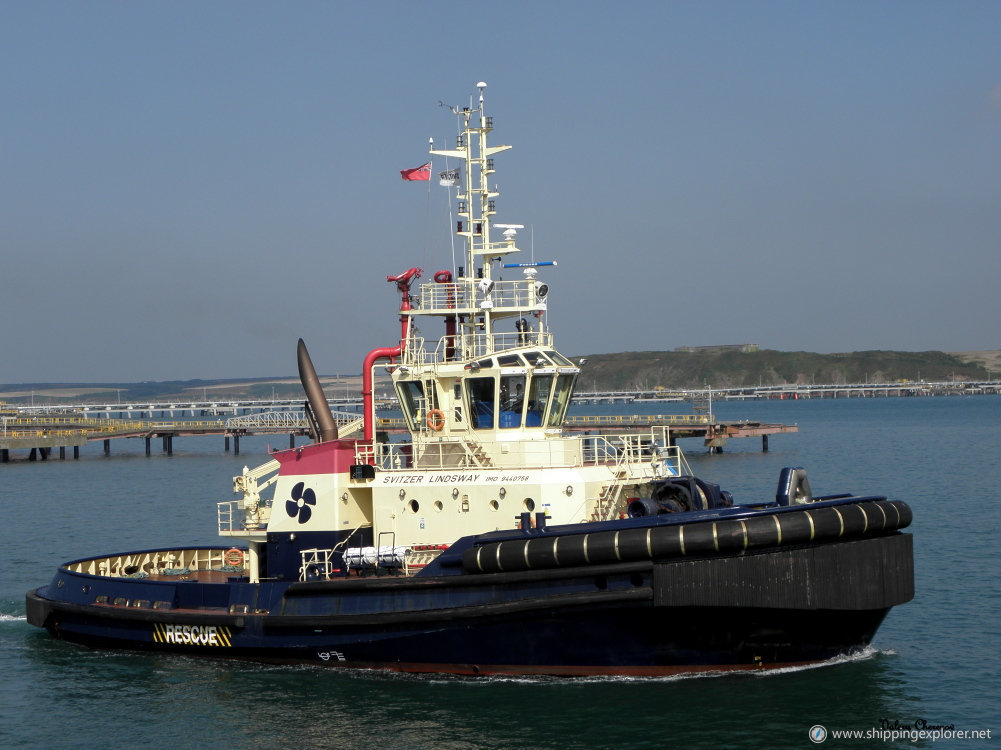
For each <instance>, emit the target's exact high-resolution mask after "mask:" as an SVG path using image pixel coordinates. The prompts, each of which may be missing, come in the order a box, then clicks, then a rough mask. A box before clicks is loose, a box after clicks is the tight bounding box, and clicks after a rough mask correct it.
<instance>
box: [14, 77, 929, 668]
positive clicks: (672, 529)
mask: <svg viewBox="0 0 1001 750" xmlns="http://www.w3.org/2000/svg"><path fill="white" fill-rule="evenodd" d="M485 87H486V84H483V83H480V84H477V88H478V89H479V99H478V103H476V104H474V103H473V101H472V99H471V100H470V106H468V107H464V108H453V112H454V113H455V114H456V115H458V117H459V121H460V123H461V126H460V133H459V135H458V138H457V142H456V146H455V148H454V149H448V150H434V149H433V148H432V150H431V154H432V156H435V157H446V158H448V159H454V160H457V162H459V163H461V168H460V169H458V170H446V176H447V181H449V182H451V181H453V180H455V181H457V182H458V186H457V187H456V195H455V198H456V212H457V216H458V220H457V222H456V224H455V234H456V235H457V236H458V237H459V238H461V239H462V240H463V241H464V243H465V253H464V260H463V263H464V264H463V265H461V266H457V267H453V268H451V269H448V270H441V271H438V272H436V273H433V274H432V275H431V278H430V279H426V280H424V281H420V279H421V278H422V277H423V276H424V274H423V271H422V269H420V268H410V269H408V270H406V271H404V272H403V273H400V274H397V275H392V276H389V277H387V281H388V282H389V283H391V284H393V285H395V287H396V291H397V292H398V293H399V299H400V307H399V321H400V326H401V330H400V338H399V341H396V342H393V343H392V344H391V345H390V346H386V347H382V348H376V349H373V350H372V351H371V352H369V354H368V355H367V356H366V357H365V360H364V363H363V370H362V372H363V403H364V414H363V417H362V418H361V420H356V423H355V424H343V423H342V424H339V423H338V420H337V419H335V417H334V415H333V413H332V412H331V410H330V408H329V405H328V402H327V400H326V398H325V397H324V395H323V391H322V388H321V386H320V381H319V379H318V377H317V375H316V373H315V371H314V368H313V365H312V363H311V361H310V358H309V354H308V352H307V350H306V347H305V344H304V343H303V342H302V340H301V339H300V340H299V342H298V352H297V354H298V365H299V373H300V377H301V380H302V383H303V388H304V390H305V393H306V398H307V405H306V414H307V416H308V418H309V421H310V424H311V426H312V432H313V436H314V442H313V443H312V444H310V445H305V446H303V447H298V448H292V449H289V450H281V451H276V452H273V453H272V454H271V457H270V460H269V461H268V462H267V463H265V464H264V465H262V466H260V467H258V468H257V469H253V470H250V469H245V470H244V472H243V474H242V475H240V476H238V477H235V478H234V490H235V493H236V495H237V497H236V499H235V500H231V501H227V502H222V503H219V505H218V526H219V534H220V536H221V537H222V538H223V539H224V540H226V541H225V543H223V544H220V545H218V546H216V547H174V548H168V549H149V550H141V551H137V552H123V553H117V554H110V555H103V556H100V557H91V558H87V559H81V560H73V561H71V562H67V563H65V564H63V565H61V566H59V568H58V570H57V571H56V574H55V576H54V578H53V579H52V581H51V583H49V584H48V585H46V586H42V587H41V588H38V589H35V590H33V591H30V592H28V594H27V595H26V599H27V613H28V621H29V622H30V623H31V624H33V625H36V626H38V627H42V628H45V629H47V630H48V631H49V632H50V633H51V634H52V635H54V636H55V637H57V638H61V639H64V640H67V641H72V642H75V643H80V644H86V645H89V646H94V647H100V648H128V649H140V650H148V651H169V652H177V653H183V654H188V655H200V656H210V657H232V658H242V659H249V660H258V661H267V662H281V663H307V664H317V665H326V666H331V667H339V668H355V669H388V670H399V671H408V672H451V673H459V674H469V675H476V674H480V675H483V674H536V675H592V674H613V675H627V674H628V675H664V674H672V673H677V672H685V671H717V670H730V669H764V668H773V667H781V666H788V665H792V664H801V663H808V662H815V661H821V660H826V659H829V658H831V657H834V656H837V655H841V654H845V653H848V652H851V651H853V650H855V649H860V648H862V647H864V646H866V645H867V644H868V643H869V642H870V640H871V639H872V637H873V636H874V634H875V632H876V629H877V628H878V627H879V625H880V623H881V622H882V620H883V618H884V617H885V616H886V614H887V612H888V611H889V610H890V608H891V607H893V606H894V605H897V604H902V603H905V602H907V601H909V600H910V599H911V598H912V597H913V590H914V580H913V577H914V574H913V554H912V541H911V536H910V535H909V534H906V533H902V532H901V529H903V528H905V527H906V526H908V525H909V523H910V521H911V511H910V509H909V508H908V506H907V505H906V504H905V503H903V502H901V501H897V500H888V499H886V498H885V497H882V496H855V495H830V496H822V497H814V496H813V495H812V493H811V489H810V485H809V481H808V479H807V477H806V473H805V472H804V471H803V470H802V469H799V468H788V469H784V470H783V472H782V474H781V476H780V478H779V488H778V491H777V493H776V497H775V500H774V501H772V500H771V499H766V500H762V501H759V502H754V503H751V504H735V503H734V502H733V498H732V497H731V496H730V493H728V492H726V491H724V490H722V489H721V488H720V487H719V486H718V485H716V484H713V483H711V482H706V481H703V480H701V479H699V478H696V477H694V476H692V472H691V470H690V468H689V467H688V464H687V462H686V461H685V458H684V456H683V454H682V452H681V451H680V450H679V449H678V448H677V447H676V446H674V445H672V441H671V440H670V435H669V433H668V431H667V429H666V428H657V429H649V430H647V431H646V432H624V433H621V434H610V433H600V434H571V433H569V432H565V431H564V430H563V423H564V418H565V415H566V411H567V407H568V405H569V404H570V399H571V396H572V395H573V391H574V385H575V383H576V380H577V378H578V376H579V374H580V367H581V364H580V363H575V362H574V361H572V360H571V359H569V358H567V357H566V356H564V355H563V354H561V353H560V352H559V351H558V350H557V349H556V347H555V344H554V341H553V335H552V333H551V332H550V330H549V329H548V326H547V320H546V314H547V308H548V305H549V302H550V299H549V284H548V283H547V282H545V281H543V280H542V279H541V278H540V277H539V273H540V271H541V270H543V269H547V268H550V267H551V266H553V265H555V263H554V262H523V261H522V262H519V261H516V260H515V258H516V257H517V254H518V253H519V252H520V251H519V248H518V246H517V232H518V230H519V229H521V228H523V227H522V226H520V225H517V224H499V223H495V221H494V216H495V213H496V209H495V201H494V198H495V197H496V196H497V195H498V193H497V192H496V187H495V186H494V185H495V183H494V173H495V169H494V158H493V157H494V156H495V155H496V154H499V153H501V152H502V151H504V150H506V149H508V148H510V147H509V146H488V145H487V140H488V137H489V136H490V134H491V132H492V131H493V127H494V125H493V119H492V118H491V117H489V116H487V115H486V114H485V110H484V89H485ZM425 172H426V173H427V174H428V175H430V165H427V169H426V170H425ZM498 233H499V235H498ZM427 317H430V318H440V319H442V320H443V323H444V326H443V332H442V333H443V335H441V337H440V338H435V339H431V340H425V339H424V338H423V337H422V335H421V333H420V329H419V328H418V326H417V325H416V323H417V322H418V320H419V319H423V318H427ZM383 365H385V366H388V367H389V368H391V370H392V382H393V387H394V390H395V395H396V398H397V399H398V401H399V406H400V409H401V410H402V412H403V420H404V422H405V429H406V432H408V433H409V440H407V441H406V442H398V441H393V440H390V439H389V437H388V435H387V433H386V432H383V431H381V430H379V429H378V428H379V421H378V419H377V415H376V409H375V397H374V371H375V368H376V367H377V366H383ZM358 429H360V430H361V431H362V432H361V436H360V437H358V436H357V435H355V431H356V430H358ZM269 491H270V496H267V495H268V494H269Z"/></svg>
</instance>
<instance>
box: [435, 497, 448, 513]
mask: <svg viewBox="0 0 1001 750" xmlns="http://www.w3.org/2000/svg"><path fill="white" fill-rule="evenodd" d="M444 507H445V505H444V504H443V503H442V502H441V500H435V501H434V509H435V510H436V511H438V512H439V513H441V509H442V508H444Z"/></svg>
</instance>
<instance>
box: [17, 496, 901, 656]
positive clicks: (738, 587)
mask: <svg viewBox="0 0 1001 750" xmlns="http://www.w3.org/2000/svg"><path fill="white" fill-rule="evenodd" d="M864 500H865V501H868V503H869V504H868V505H867V506H866V507H868V508H869V512H868V513H865V512H862V513H861V515H863V516H865V517H866V519H867V520H866V523H865V528H864V529H863V528H861V527H859V528H858V529H856V530H855V531H852V528H854V527H851V526H850V524H851V517H852V515H851V514H852V513H854V512H855V509H853V508H850V507H848V506H851V505H855V506H858V505H859V504H860V499H858V498H854V499H852V500H851V501H847V500H845V501H838V502H832V503H829V504H827V505H828V506H829V507H838V508H840V510H839V511H838V513H837V516H838V517H839V518H843V519H845V521H843V522H842V527H841V533H839V534H837V535H834V538H831V539H824V538H822V537H823V536H824V532H823V530H824V528H826V527H825V521H824V518H825V516H824V514H823V513H822V508H819V507H818V508H814V509H811V513H812V515H810V517H809V524H807V523H805V522H802V519H801V518H799V517H798V516H796V515H794V514H795V513H797V512H798V513H802V512H803V511H784V512H783V513H784V515H781V516H780V518H781V522H780V523H778V524H777V523H776V522H775V520H774V519H773V518H772V516H774V515H778V514H777V513H772V512H763V511H741V512H734V513H727V514H722V515H721V514H713V515H712V517H711V518H709V517H706V518H695V519H693V518H688V519H680V520H687V521H688V523H685V524H683V525H684V527H685V529H687V531H685V530H679V526H681V525H682V524H680V523H679V519H674V518H672V519H669V520H668V521H666V522H665V521H664V519H663V517H660V518H654V519H636V520H634V521H628V522H617V523H615V524H589V525H588V527H589V533H588V534H587V535H586V536H587V538H588V540H589V541H590V547H589V546H588V544H587V542H586V541H585V543H584V552H585V554H586V555H589V556H592V557H599V558H600V556H601V554H603V553H602V550H603V549H604V548H605V547H607V548H608V549H609V550H612V552H614V554H615V555H616V556H618V557H625V558H629V557H631V556H639V557H641V558H642V557H644V555H643V550H642V549H641V547H642V545H638V544H633V543H631V542H630V540H631V539H633V538H634V537H635V538H636V539H647V540H648V542H647V548H648V549H651V550H653V552H654V553H655V554H653V555H652V556H651V557H650V558H648V559H625V560H623V561H615V562H607V561H606V562H602V561H600V560H596V561H595V562H594V564H583V565H581V564H576V563H575V562H574V560H573V550H574V549H575V547H574V544H576V543H577V542H578V541H580V539H581V538H582V537H581V535H580V534H579V533H578V532H579V530H580V529H579V528H576V527H564V528H559V527H555V528H552V529H548V530H542V531H534V530H533V532H531V533H530V534H529V533H520V532H519V533H517V534H512V533H510V532H504V533H501V534H492V535H484V536H482V537H471V538H466V539H464V540H460V541H459V542H457V543H456V544H455V545H453V548H452V549H450V550H448V551H447V552H446V553H445V554H443V555H442V557H441V558H439V562H438V563H437V564H436V565H435V566H433V567H431V566H429V569H428V570H426V571H425V572H424V573H422V574H420V575H417V576H413V577H409V578H408V577H402V576H391V577H371V578H341V579H334V580H329V581H316V582H281V581H276V582H265V583H260V584H250V583H248V582H246V580H244V579H239V578H232V579H230V580H229V581H228V582H224V583H199V582H195V581H176V582H167V581H148V580H138V579H123V578H110V577H102V576H95V575H88V574H83V573H75V572H71V571H70V570H69V569H68V568H66V567H63V568H60V570H59V571H58V572H57V574H56V576H55V578H54V579H53V582H52V584H50V585H49V586H45V587H42V588H40V589H37V590H35V591H32V592H29V594H28V595H27V604H28V619H29V622H31V623H32V624H34V625H38V626H40V627H45V628H46V629H48V630H49V631H50V632H51V633H52V634H53V635H55V636H57V637H59V638H62V639H65V640H67V641H73V642H76V643H82V644H86V645H89V646H96V647H111V648H131V649H143V650H155V651H171V652H177V653H185V654H190V655H198V656H209V657H224V658H240V659H251V660H258V661H268V662H283V663H307V664H317V665H324V666H330V667H340V668H356V669H393V670H400V671H414V672H428V671H433V672H454V673H461V674H497V673H503V674H642V675H658V674H671V673H675V672H683V671H703V670H723V669H755V668H767V667H777V666H782V665H788V664H799V663H804V662H813V661H819V660H824V659H828V658H831V657H833V656H836V655H839V654H844V653H846V652H850V651H852V650H854V649H858V648H862V647H864V646H866V645H867V644H868V643H869V642H870V641H871V639H872V638H873V636H874V635H875V633H876V630H877V628H878V627H879V625H880V623H881V622H882V620H883V618H884V617H885V616H886V613H887V612H888V611H889V609H890V608H891V607H892V606H895V605H897V604H901V603H904V602H906V601H909V600H910V599H911V598H912V597H913V562H912V558H913V554H912V544H911V537H910V535H908V534H902V533H900V532H899V530H898V529H899V527H900V526H902V525H906V524H907V523H908V522H909V520H910V515H909V510H908V511H906V513H903V512H897V516H896V521H892V519H891V517H892V515H893V513H890V512H887V511H888V510H889V511H892V510H894V509H896V510H897V511H899V509H900V508H903V509H906V506H905V505H904V504H902V503H895V504H894V505H893V507H891V506H890V505H888V504H887V501H882V505H881V506H880V507H879V508H877V507H876V505H877V504H879V502H878V501H876V500H874V499H872V498H866V499H864ZM873 509H875V510H876V511H879V512H878V513H875V512H873ZM686 515H687V514H686ZM876 517H882V518H883V519H884V521H883V522H882V523H881V524H880V525H879V526H877V525H876V524H875V523H874V522H872V521H871V519H873V518H876ZM752 519H767V520H765V521H760V522H754V521H752ZM734 523H736V524H739V525H740V526H739V527H740V528H743V529H745V535H744V541H745V544H746V543H747V541H748V539H750V540H751V541H752V542H753V541H754V540H755V539H756V536H755V535H756V534H759V533H760V532H758V531H756V526H755V523H758V525H760V526H761V528H762V529H764V528H766V524H767V526H768V527H772V526H776V525H777V526H778V527H779V529H780V531H781V529H783V528H784V529H785V532H786V535H785V540H784V542H781V541H780V543H778V544H775V543H774V542H775V541H778V540H777V539H776V540H772V541H771V542H770V543H764V542H760V540H759V541H758V542H755V543H754V544H752V546H751V547H749V548H743V549H739V550H737V549H730V547H731V546H732V542H733V537H732V535H728V532H727V529H728V528H730V526H728V525H727V524H730V525H732V524H734ZM799 528H802V529H804V531H803V532H802V533H803V534H806V533H807V530H809V533H810V535H811V538H802V539H799V538H797V537H796V535H795V534H796V530H797V529H799ZM590 529H594V530H593V531H591V530H590ZM612 529H616V530H615V531H613V530H612ZM846 529H847V530H848V531H849V532H850V533H848V534H847V535H846V534H845V530H846ZM654 532H656V533H654ZM609 534H612V535H614V536H608V535H609ZM832 534H833V532H832ZM676 536H677V537H681V538H682V541H683V544H682V546H684V547H685V552H684V554H682V555H677V554H672V553H671V545H672V544H673V542H672V540H673V539H675V537H676ZM778 537H781V533H780V534H779V535H778ZM610 539H614V541H615V544H614V547H613V546H612V545H611V543H610V542H609V540H610ZM700 539H702V540H703V541H702V542H701V544H702V545H703V547H704V549H698V544H699V540H700ZM728 539H729V540H730V541H729V542H728V541H727V540H728ZM686 540H687V545H686V544H684V542H685V541H686ZM721 540H722V544H721ZM526 542H527V544H526ZM560 545H562V547H561V546H560ZM693 547H695V549H693ZM550 548H552V549H556V550H557V555H556V557H557V558H559V557H562V558H563V559H564V561H565V562H564V565H561V564H560V562H559V560H556V561H555V563H554V562H553V560H552V559H551V558H552V555H551V554H549V553H548V552H546V553H542V552H540V551H539V550H540V549H542V550H549V549H550ZM561 550H562V551H561ZM589 550H590V551H589ZM608 554H612V553H611V552H609V553H608ZM485 559H489V560H491V561H493V563H496V564H501V565H505V564H506V565H508V566H510V565H511V561H512V560H514V561H517V562H522V561H524V566H527V567H528V568H530V569H523V570H513V571H512V570H501V571H498V572H478V571H477V567H479V568H482V567H483V565H484V560H485ZM566 563H570V564H569V565H568V566H567V565H566ZM532 566H536V567H537V568H538V569H531V568H532ZM470 568H473V570H470ZM98 601H99V602H101V603H95V602H98ZM116 601H117V604H116ZM154 602H158V603H161V604H162V605H163V606H164V608H162V609H161V608H158V609H154V608H152V607H153V606H154V605H153V604H152V603H154ZM137 603H138V604H137Z"/></svg>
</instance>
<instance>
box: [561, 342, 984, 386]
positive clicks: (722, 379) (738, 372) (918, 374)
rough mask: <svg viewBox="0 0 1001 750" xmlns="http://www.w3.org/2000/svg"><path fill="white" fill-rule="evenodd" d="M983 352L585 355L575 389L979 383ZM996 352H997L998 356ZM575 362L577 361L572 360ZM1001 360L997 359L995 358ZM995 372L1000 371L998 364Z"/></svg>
mask: <svg viewBox="0 0 1001 750" xmlns="http://www.w3.org/2000/svg"><path fill="white" fill-rule="evenodd" d="M972 354H977V355H986V354H989V353H988V352H976V353H973V352H964V353H962V355H963V356H960V355H959V354H948V353H946V352H893V351H866V352H850V353H845V354H816V353H814V352H780V351H775V350H772V349H761V350H758V351H749V352H744V351H734V350H725V351H695V352H677V351H672V352H623V353H620V354H588V355H586V358H587V364H586V365H584V369H583V373H582V375H581V378H582V382H581V385H580V386H578V387H579V388H583V389H584V390H592V389H597V390H634V389H644V390H646V389H654V388H657V387H658V386H659V387H662V388H667V389H671V388H701V387H703V386H705V385H712V386H716V387H719V388H734V387H738V386H743V385H759V384H761V385H781V384H787V383H811V382H813V383H863V382H867V381H868V382H870V383H873V382H893V381H897V380H926V381H944V380H952V379H957V380H985V379H987V377H988V370H987V368H986V367H985V366H984V364H985V362H989V361H991V360H990V359H989V358H985V357H979V358H978V357H974V356H969V355H972ZM998 354H1001V353H998ZM574 359H575V360H577V359H578V358H576V357H575V358H574ZM999 362H1001V358H999ZM997 371H1001V364H999V365H998V368H997Z"/></svg>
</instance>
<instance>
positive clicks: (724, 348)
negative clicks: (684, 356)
mask: <svg viewBox="0 0 1001 750" xmlns="http://www.w3.org/2000/svg"><path fill="white" fill-rule="evenodd" d="M674 351H676V352H690V353H691V352H700V353H705V354H722V353H723V352H745V353H747V352H756V351H758V345H757V344H720V345H718V346H676V347H675V348H674Z"/></svg>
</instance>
